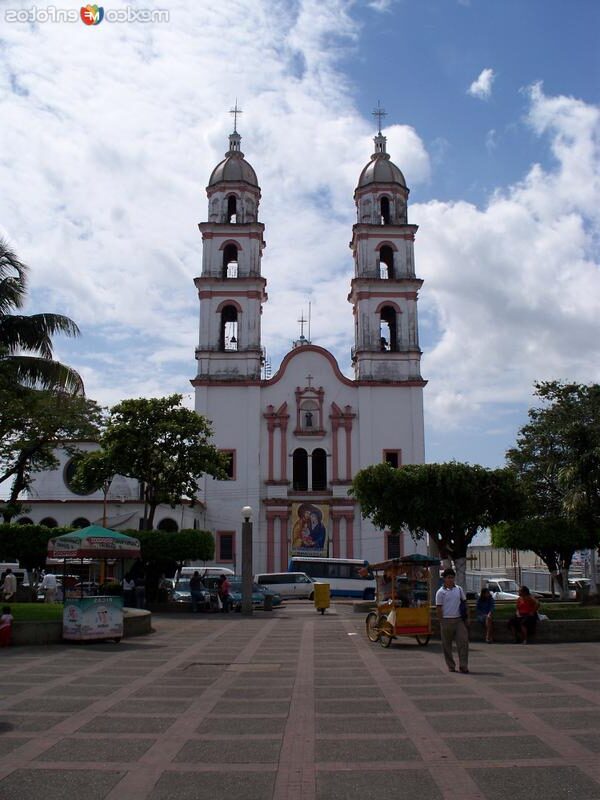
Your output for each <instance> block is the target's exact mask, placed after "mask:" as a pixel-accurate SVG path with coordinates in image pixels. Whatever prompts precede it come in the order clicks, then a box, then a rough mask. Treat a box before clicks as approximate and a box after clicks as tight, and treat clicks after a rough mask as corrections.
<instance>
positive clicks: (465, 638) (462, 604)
mask: <svg viewBox="0 0 600 800" xmlns="http://www.w3.org/2000/svg"><path fill="white" fill-rule="evenodd" d="M442 577H443V578H444V585H443V586H442V587H441V588H440V589H438V590H437V592H436V595H435V606H436V610H437V617H438V620H439V623H440V635H441V637H442V650H443V651H444V658H445V659H446V665H447V667H448V670H449V671H450V672H456V664H455V662H454V656H453V655H452V642H453V641H455V640H456V649H457V651H458V668H459V669H460V671H461V672H465V673H466V672H468V671H469V627H468V626H469V608H468V606H467V598H466V595H465V593H464V592H463V590H462V588H461V587H460V586H456V584H455V582H454V580H455V578H456V573H455V572H454V570H453V569H445V570H444V572H443V573H442ZM461 611H462V613H461Z"/></svg>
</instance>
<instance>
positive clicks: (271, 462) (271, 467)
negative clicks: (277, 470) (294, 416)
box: [267, 420, 275, 481]
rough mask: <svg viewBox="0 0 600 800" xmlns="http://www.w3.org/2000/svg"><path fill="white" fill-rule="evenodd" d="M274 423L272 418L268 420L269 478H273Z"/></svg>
mask: <svg viewBox="0 0 600 800" xmlns="http://www.w3.org/2000/svg"><path fill="white" fill-rule="evenodd" d="M274 427H275V426H274V424H273V422H272V421H271V420H269V421H268V422H267V430H268V432H269V478H268V480H270V481H272V480H273V446H274V442H273V437H274V430H273V429H274Z"/></svg>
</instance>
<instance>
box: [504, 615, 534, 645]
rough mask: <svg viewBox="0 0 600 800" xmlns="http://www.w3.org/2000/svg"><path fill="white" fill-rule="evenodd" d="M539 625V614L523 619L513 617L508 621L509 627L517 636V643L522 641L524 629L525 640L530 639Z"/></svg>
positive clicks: (526, 616) (525, 616) (523, 617)
mask: <svg viewBox="0 0 600 800" xmlns="http://www.w3.org/2000/svg"><path fill="white" fill-rule="evenodd" d="M536 624H537V614H525V615H524V616H522V617H517V616H516V615H515V616H514V617H511V619H509V620H508V627H509V628H510V629H511V630H512V632H513V633H514V635H515V639H516V641H517V642H519V641H520V640H521V637H522V635H523V629H525V638H526V639H530V638H531V637H532V636H533V634H534V633H535V626H536Z"/></svg>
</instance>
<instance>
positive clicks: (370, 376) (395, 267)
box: [348, 105, 423, 382]
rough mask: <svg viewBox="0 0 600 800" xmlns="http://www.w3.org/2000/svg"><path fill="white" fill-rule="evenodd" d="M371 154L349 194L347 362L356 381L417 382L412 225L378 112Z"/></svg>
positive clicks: (418, 356)
mask: <svg viewBox="0 0 600 800" xmlns="http://www.w3.org/2000/svg"><path fill="white" fill-rule="evenodd" d="M373 114H374V116H376V117H378V121H379V125H378V127H379V130H378V133H377V136H375V138H374V142H375V150H374V153H373V155H372V156H371V160H370V161H369V163H368V164H367V165H366V167H365V168H364V169H363V171H362V172H361V174H360V178H359V180H358V186H357V187H356V190H355V192H354V201H355V204H356V211H357V222H356V224H355V225H354V226H353V229H352V241H351V242H350V247H351V248H352V253H353V256H354V278H353V280H352V283H351V289H350V294H349V295H348V300H349V302H351V303H352V305H353V308H354V338H355V344H354V348H353V350H352V361H353V364H354V372H355V377H356V379H357V380H360V381H378V382H379V381H383V382H397V381H414V380H421V367H420V362H421V350H420V347H419V333H418V324H417V293H418V291H419V289H420V288H421V285H422V283H423V281H422V280H420V279H419V278H417V277H416V276H415V263H414V250H413V246H414V240H415V234H416V232H417V226H416V225H409V223H408V217H407V201H408V193H409V190H408V188H407V186H406V181H405V180H404V175H403V174H402V172H401V171H400V170H399V169H398V167H397V166H396V165H395V164H394V163H393V162H392V161H391V160H390V156H389V154H388V153H387V152H386V143H387V140H386V137H385V136H384V135H383V134H382V132H381V119H382V117H383V116H385V114H386V112H385V111H384V110H383V109H382V108H380V107H379V105H378V108H377V109H376V110H375V111H374V112H373Z"/></svg>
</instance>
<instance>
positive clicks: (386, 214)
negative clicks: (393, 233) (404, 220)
mask: <svg viewBox="0 0 600 800" xmlns="http://www.w3.org/2000/svg"><path fill="white" fill-rule="evenodd" d="M379 210H380V211H381V224H382V225H389V224H390V199H389V197H382V198H381V204H380V207H379Z"/></svg>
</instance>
